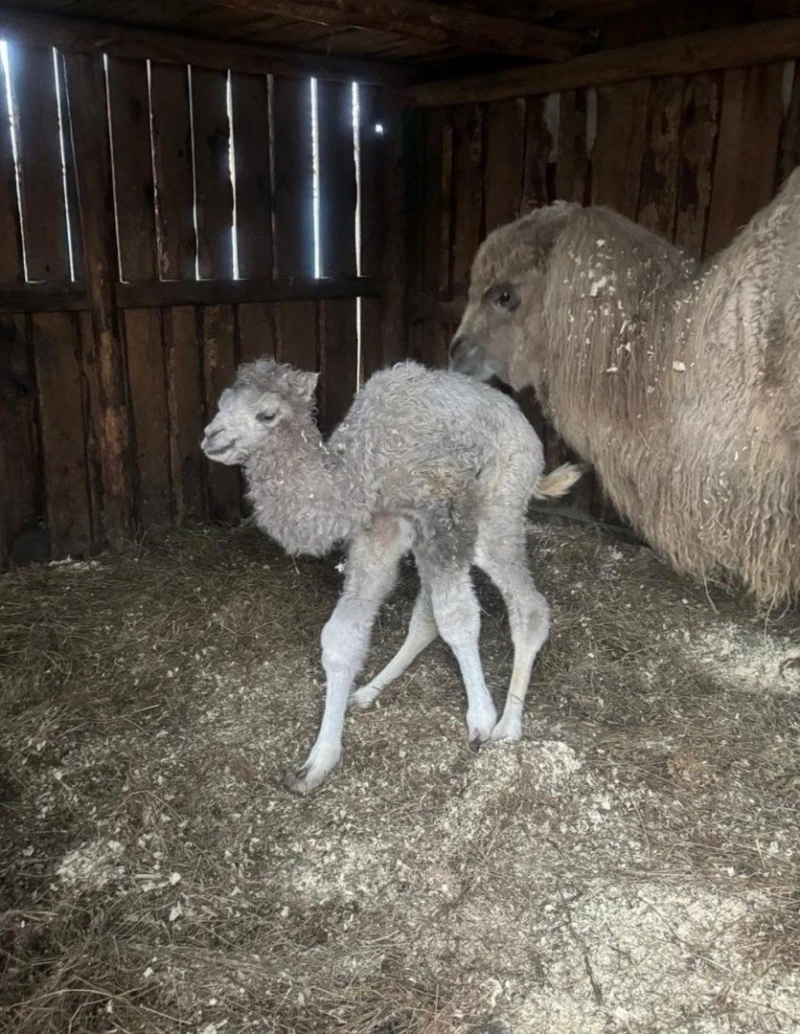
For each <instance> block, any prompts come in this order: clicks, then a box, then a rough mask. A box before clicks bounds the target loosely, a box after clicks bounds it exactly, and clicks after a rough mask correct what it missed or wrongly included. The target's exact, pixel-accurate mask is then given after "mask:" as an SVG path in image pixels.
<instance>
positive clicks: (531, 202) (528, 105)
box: [520, 97, 553, 212]
mask: <svg viewBox="0 0 800 1034" xmlns="http://www.w3.org/2000/svg"><path fill="white" fill-rule="evenodd" d="M544 105H545V98H544V97H529V98H528V100H527V101H526V102H525V159H524V171H523V183H522V199H521V202H520V208H521V210H522V211H523V212H527V211H530V210H531V209H532V208H538V207H539V206H540V205H546V204H548V202H549V201H550V192H549V190H548V187H547V164H548V158H549V155H550V151H551V148H552V144H553V142H552V140H551V138H550V129H549V127H548V125H547V122H546V120H545V117H544Z"/></svg>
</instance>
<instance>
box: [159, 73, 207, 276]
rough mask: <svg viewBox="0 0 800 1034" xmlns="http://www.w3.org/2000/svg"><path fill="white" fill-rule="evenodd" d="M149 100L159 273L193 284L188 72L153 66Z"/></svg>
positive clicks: (194, 252)
mask: <svg viewBox="0 0 800 1034" xmlns="http://www.w3.org/2000/svg"><path fill="white" fill-rule="evenodd" d="M150 97H151V104H152V111H153V164H154V167H155V182H156V187H157V195H156V226H157V246H158V271H159V275H160V276H161V278H162V279H163V280H194V277H195V258H196V253H197V242H196V239H195V228H194V214H193V211H192V206H193V196H194V181H193V173H192V135H191V122H190V118H191V116H190V113H189V79H188V74H187V70H186V69H185V68H175V67H173V66H170V65H160V64H153V65H151V67H150Z"/></svg>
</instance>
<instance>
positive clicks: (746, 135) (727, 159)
mask: <svg viewBox="0 0 800 1034" xmlns="http://www.w3.org/2000/svg"><path fill="white" fill-rule="evenodd" d="M782 77H783V65H782V64H771V65H758V66H756V67H753V68H747V69H734V70H732V71H729V72H726V73H725V77H724V80H723V86H722V114H721V116H720V127H719V141H718V143H717V157H716V161H715V164H714V176H713V180H712V187H711V207H710V210H709V213H708V231H707V234H706V253H707V254H710V255H713V254H715V253H716V252H717V251H719V250H720V249H721V248H724V247H725V245H726V244H728V243H729V242H730V240H731V238H732V237H733V236H734V234H735V233H736V231H737V230H738V229H739V228H740V227H741V226H744V224H745V223H746V222H747V221H748V220H749V219H750V217H751V216H753V215H754V214H755V213H756V212H757V211H758V210H759V208H761V207H763V206H764V205H765V204H766V203H767V202H768V201H769V200H770V198H771V197H772V189H773V184H774V183H775V172H776V167H777V161H778V141H779V139H780V131H781V123H782V121H783V106H782V101H781V81H782Z"/></svg>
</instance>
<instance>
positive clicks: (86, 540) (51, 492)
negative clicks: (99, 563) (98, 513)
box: [32, 312, 92, 556]
mask: <svg viewBox="0 0 800 1034" xmlns="http://www.w3.org/2000/svg"><path fill="white" fill-rule="evenodd" d="M32 327H33V343H34V355H35V359H36V380H37V384H38V388H39V395H38V401H39V426H40V435H41V443H42V465H43V471H44V485H45V496H46V514H47V529H48V532H49V534H50V542H51V545H52V549H53V553H54V554H55V555H56V556H63V555H64V554H66V553H85V552H86V551H87V550H88V549H89V548H90V547H91V544H92V535H91V517H90V513H89V490H88V482H87V469H86V442H85V430H84V417H83V399H82V386H81V362H80V348H79V341H78V333H77V320H76V316H75V315H74V314H73V313H65V312H50V313H37V314H35V315H34V316H33V318H32Z"/></svg>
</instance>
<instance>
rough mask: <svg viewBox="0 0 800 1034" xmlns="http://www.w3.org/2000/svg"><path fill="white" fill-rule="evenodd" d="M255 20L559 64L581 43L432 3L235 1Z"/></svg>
mask: <svg viewBox="0 0 800 1034" xmlns="http://www.w3.org/2000/svg"><path fill="white" fill-rule="evenodd" d="M237 6H238V8H239V9H242V10H247V11H250V12H252V13H253V14H258V13H263V14H282V15H285V16H286V17H288V18H299V19H303V20H308V21H313V22H316V23H319V24H321V25H330V26H356V27H358V28H362V29H378V30H381V31H384V32H390V33H394V34H396V35H398V36H405V37H411V38H412V39H420V40H424V41H426V42H429V43H435V44H437V45H440V46H448V47H457V46H462V47H466V48H467V49H469V50H477V51H480V50H485V51H494V52H504V53H510V54H522V55H525V56H527V57H535V58H540V59H544V60H546V61H559V60H564V59H565V58H567V57H569V56H571V55H572V54H574V53H576V52H577V51H578V50H579V49H580V48H581V46H582V44H583V43H584V38H583V36H582V35H580V34H579V33H577V32H568V31H564V30H561V29H551V28H548V27H546V26H542V25H536V24H534V23H532V22H529V21H523V20H522V19H519V18H507V17H500V16H498V15H494V14H489V13H484V12H482V11H475V10H470V9H468V8H463V7H456V6H454V5H453V4H443V3H434V2H433V0H392V3H391V4H386V3H378V2H376V0H337V2H336V4H335V6H331V5H328V4H315V3H308V2H307V0H238V4H237Z"/></svg>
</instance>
